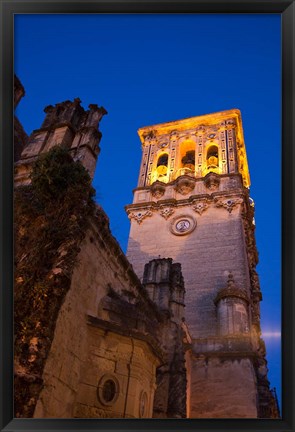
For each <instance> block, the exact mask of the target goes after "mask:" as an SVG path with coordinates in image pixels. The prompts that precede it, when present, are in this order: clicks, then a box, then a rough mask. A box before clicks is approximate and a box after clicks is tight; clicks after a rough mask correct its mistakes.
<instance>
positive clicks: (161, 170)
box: [152, 153, 169, 183]
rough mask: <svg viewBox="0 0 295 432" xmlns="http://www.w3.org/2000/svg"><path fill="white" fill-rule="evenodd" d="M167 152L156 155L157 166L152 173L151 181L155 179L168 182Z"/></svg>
mask: <svg viewBox="0 0 295 432" xmlns="http://www.w3.org/2000/svg"><path fill="white" fill-rule="evenodd" d="M168 160H169V155H168V153H162V154H160V155H159V156H158V160H157V166H156V169H155V170H154V172H153V175H152V183H154V182H155V181H157V180H158V181H161V182H164V183H167V182H168V175H167V174H168Z"/></svg>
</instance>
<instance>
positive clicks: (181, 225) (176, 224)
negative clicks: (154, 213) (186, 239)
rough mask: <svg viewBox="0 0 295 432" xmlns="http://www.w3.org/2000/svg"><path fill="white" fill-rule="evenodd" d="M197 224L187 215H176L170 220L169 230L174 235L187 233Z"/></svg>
mask: <svg viewBox="0 0 295 432" xmlns="http://www.w3.org/2000/svg"><path fill="white" fill-rule="evenodd" d="M196 226H197V222H196V220H195V218H193V217H192V216H189V215H183V216H178V217H176V218H174V219H173V220H172V221H171V222H170V231H171V232H172V234H174V235H178V236H181V235H187V234H189V233H191V232H192V231H193V230H194V229H195V228H196Z"/></svg>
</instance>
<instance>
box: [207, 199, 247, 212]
mask: <svg viewBox="0 0 295 432" xmlns="http://www.w3.org/2000/svg"><path fill="white" fill-rule="evenodd" d="M214 202H215V206H216V207H223V208H225V209H226V210H227V211H228V212H229V213H231V212H232V211H233V209H234V208H235V207H236V206H237V205H239V204H242V202H243V199H242V198H228V199H223V200H222V199H218V198H215V200H214Z"/></svg>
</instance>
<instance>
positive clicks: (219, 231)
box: [126, 109, 277, 418]
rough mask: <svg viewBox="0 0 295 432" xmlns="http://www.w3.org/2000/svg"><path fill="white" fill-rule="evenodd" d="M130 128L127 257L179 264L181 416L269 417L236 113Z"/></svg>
mask: <svg viewBox="0 0 295 432" xmlns="http://www.w3.org/2000/svg"><path fill="white" fill-rule="evenodd" d="M138 133H139V137H140V140H141V143H142V151H143V156H142V162H141V167H140V173H139V181H138V187H137V189H135V191H134V199H133V203H132V204H130V205H127V206H126V211H127V214H128V217H129V219H130V221H131V227H130V235H129V242H128V249H127V257H128V259H129V260H130V261H131V263H132V265H133V267H134V269H135V272H136V273H137V275H138V276H139V277H140V278H142V276H143V267H144V263H145V262H146V261H147V260H149V259H152V258H157V257H161V258H167V257H170V258H172V259H173V260H176V261H177V262H179V263H180V264H181V266H182V272H183V276H184V282H185V289H186V295H185V304H186V307H185V320H186V324H187V329H188V333H189V335H190V337H191V342H190V344H189V349H188V351H187V353H186V369H187V380H188V395H187V396H188V400H187V415H188V417H191V418H205V417H206V418H227V417H230V418H242V417H248V418H255V417H272V416H273V415H274V416H276V415H277V414H274V412H273V411H272V408H269V409H268V410H267V409H266V410H265V407H266V405H267V404H268V406H269V407H271V405H272V399H273V398H272V396H271V392H270V390H269V383H268V381H267V368H266V360H265V347H264V343H263V341H262V340H261V338H260V336H261V331H260V309H259V302H260V300H261V298H262V297H261V292H260V287H259V280H258V275H257V273H256V270H255V268H256V264H257V262H258V254H257V250H256V245H255V237H254V229H255V226H254V219H253V216H254V203H253V201H252V200H251V198H250V197H249V190H248V188H249V186H250V176H249V171H248V164H247V156H246V149H245V143H244V138H243V128H242V122H241V114H240V112H239V110H235V109H234V110H229V111H223V112H219V113H214V114H208V115H204V116H200V117H192V118H188V119H184V120H179V121H173V122H169V123H162V124H159V125H153V126H147V127H143V128H141V129H139V131H138ZM259 365H261V366H259ZM261 371H263V372H262V374H261ZM260 382H261V385H260ZM266 395H268V396H266ZM267 400H268V402H266V401H267Z"/></svg>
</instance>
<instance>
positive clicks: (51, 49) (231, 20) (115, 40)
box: [15, 14, 281, 399]
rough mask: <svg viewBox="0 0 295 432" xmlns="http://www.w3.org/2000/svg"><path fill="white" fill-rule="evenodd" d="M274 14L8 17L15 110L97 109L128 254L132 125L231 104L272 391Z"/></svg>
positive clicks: (119, 233) (276, 111) (277, 22)
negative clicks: (17, 93) (245, 176)
mask: <svg viewBox="0 0 295 432" xmlns="http://www.w3.org/2000/svg"><path fill="white" fill-rule="evenodd" d="M280 45H281V16H280V15H279V14H274V15H270V14H262V15H259V14H253V15H248V14H241V15H236V14H223V15H221V14H220V15H219V14H176V15H169V14H167V15H166V14H162V15H160V14H159V15H154V14H145V15H139V14H133V15H129V14H127V15H120V14H116V15H115V14H105V15H99V14H97V15H87V14H86V15H38V14H37V15H16V16H15V72H16V74H17V75H18V77H19V78H20V80H21V82H22V84H23V85H24V87H25V90H26V96H25V97H24V98H23V100H22V101H21V102H20V104H19V107H18V108H17V115H18V117H19V119H20V121H21V122H22V124H23V126H24V128H25V130H26V132H27V133H28V134H30V133H31V132H32V130H34V129H38V128H39V127H40V126H41V123H42V121H43V119H44V115H45V114H44V112H43V109H44V108H45V106H47V105H50V104H51V105H55V104H56V103H58V102H62V101H64V100H67V99H70V100H73V99H74V98H76V97H79V98H80V99H81V100H82V106H83V107H84V108H85V109H87V108H88V105H89V104H90V103H97V104H98V105H99V106H104V107H105V108H106V109H107V111H108V115H107V116H105V117H104V118H103V119H102V121H101V125H100V130H101V131H102V134H103V137H102V141H101V144H100V147H101V154H100V156H99V160H98V165H97V170H96V174H95V178H94V186H95V188H96V191H97V201H98V202H99V203H100V204H101V205H102V207H103V208H104V210H105V211H106V212H107V214H108V216H109V218H110V224H111V229H112V233H113V235H114V236H115V237H116V238H117V240H118V241H119V243H120V245H121V247H122V249H123V250H124V251H126V246H127V239H128V235H129V220H128V218H127V215H126V213H125V211H124V206H125V205H126V204H130V203H132V190H133V189H134V188H135V187H136V186H137V179H138V172H139V165H140V160H141V144H140V140H139V137H138V136H137V129H138V128H139V127H142V126H148V125H153V124H157V123H163V122H168V121H173V120H177V119H182V118H185V117H192V116H197V115H202V114H207V113H212V112H216V111H223V110H227V109H232V108H238V109H240V110H241V113H242V121H243V128H244V137H245V143H246V150H247V157H248V163H249V169H250V177H251V183H252V185H251V188H250V191H251V196H252V198H253V199H254V201H255V204H256V213H255V221H256V241H257V247H258V251H259V259H260V262H259V264H258V266H257V271H258V274H259V276H260V284H261V290H262V294H263V301H262V303H261V318H262V331H263V337H264V340H265V342H266V348H267V359H268V366H269V375H268V376H269V380H270V382H271V387H276V389H277V392H278V396H279V399H280V397H281V377H280V374H281V361H280V355H281V350H280V342H281V340H280V329H281V183H280V181H281V66H280V65H281V46H280Z"/></svg>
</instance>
